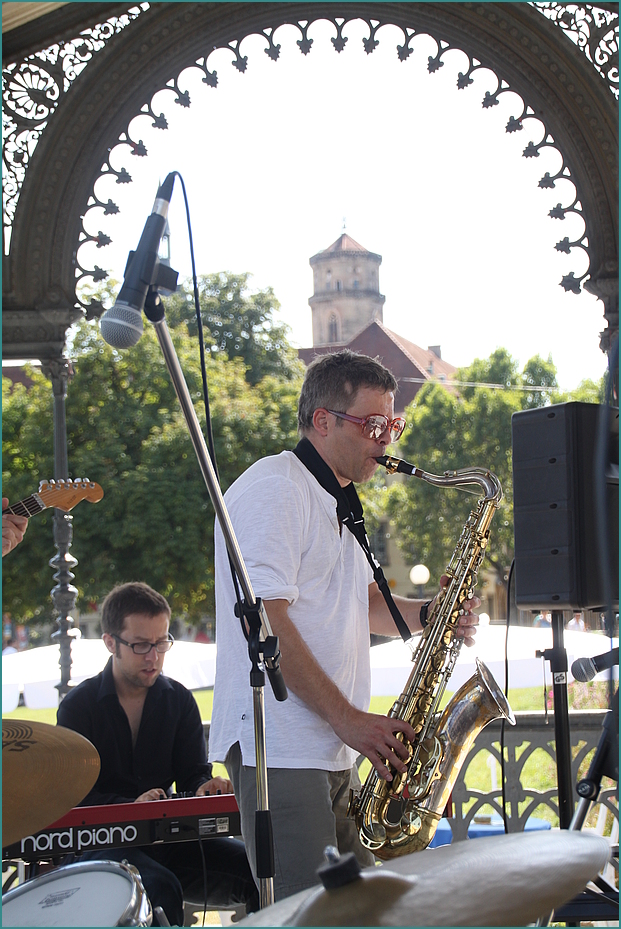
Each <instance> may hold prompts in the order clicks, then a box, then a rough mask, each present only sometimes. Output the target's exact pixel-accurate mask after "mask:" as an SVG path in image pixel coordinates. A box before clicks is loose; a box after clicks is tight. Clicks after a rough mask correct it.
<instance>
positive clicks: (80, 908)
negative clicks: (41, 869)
mask: <svg viewBox="0 0 621 929" xmlns="http://www.w3.org/2000/svg"><path fill="white" fill-rule="evenodd" d="M152 918H153V914H152V910H151V904H150V902H149V898H148V897H147V895H146V893H145V890H144V887H143V886H142V882H141V880H140V874H139V873H138V871H137V870H136V868H134V867H132V865H128V864H126V863H125V862H123V863H119V862H117V861H77V862H75V863H74V864H70V865H66V866H65V867H64V868H58V869H57V870H56V871H49V872H48V873H47V874H42V875H41V876H40V877H35V878H33V879H32V880H30V881H26V883H24V884H21V885H20V886H19V887H16V888H14V889H13V890H9V891H8V892H7V893H6V894H4V895H3V897H2V925H3V926H41V927H45V926H67V927H72V926H79V927H90V926H150V925H151V924H152Z"/></svg>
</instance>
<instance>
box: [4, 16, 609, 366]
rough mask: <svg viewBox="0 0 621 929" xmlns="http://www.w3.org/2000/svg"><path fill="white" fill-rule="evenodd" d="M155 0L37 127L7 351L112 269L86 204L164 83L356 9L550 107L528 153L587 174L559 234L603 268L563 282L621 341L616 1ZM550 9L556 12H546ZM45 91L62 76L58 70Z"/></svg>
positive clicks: (536, 106)
mask: <svg viewBox="0 0 621 929" xmlns="http://www.w3.org/2000/svg"><path fill="white" fill-rule="evenodd" d="M141 7H142V11H140V9H139V8H134V9H135V13H130V14H128V16H129V18H130V19H131V21H129V20H128V21H127V22H126V23H125V24H124V27H123V28H121V29H115V30H113V31H112V32H110V34H109V35H107V36H106V38H107V41H105V42H104V43H103V44H102V45H101V46H98V48H97V49H94V51H96V54H94V53H91V54H90V55H89V60H88V64H87V66H86V67H84V68H83V70H82V71H81V73H79V74H75V79H74V80H72V81H71V86H70V87H67V86H63V88H62V90H63V93H62V94H61V93H59V94H58V102H57V103H55V105H54V107H53V109H54V112H53V114H52V115H48V117H47V120H46V125H45V127H44V130H43V131H41V132H40V134H39V136H38V139H37V142H36V147H34V145H33V140H31V144H30V149H28V157H29V159H30V160H29V165H28V169H27V171H26V172H25V178H24V182H23V185H22V187H21V190H20V191H19V199H18V201H17V205H16V208H15V215H14V219H13V223H12V229H11V242H10V250H9V254H8V256H7V257H6V258H5V259H4V265H5V274H4V280H3V292H4V311H3V356H4V357H14V358H18V357H24V356H26V355H27V356H30V357H37V356H38V357H41V358H51V357H58V355H59V354H61V353H62V350H63V343H64V337H65V331H66V329H67V327H68V326H69V325H70V324H71V322H73V321H74V320H75V319H77V318H79V316H80V315H81V313H82V312H83V310H81V309H80V307H79V305H77V304H76V298H75V285H76V276H77V277H78V278H79V277H81V276H84V275H87V276H94V277H95V279H97V278H101V277H102V276H105V272H102V271H101V269H97V268H93V269H81V268H80V267H79V266H78V265H77V258H76V256H77V250H78V248H79V246H80V245H81V244H82V243H83V242H84V241H86V239H91V240H93V237H92V236H87V234H86V233H85V231H84V226H83V222H82V220H83V216H84V214H85V213H86V211H87V210H88V209H90V208H92V207H93V206H96V207H100V208H102V209H103V210H104V212H106V211H113V210H114V209H115V205H114V204H113V203H111V202H108V203H107V204H103V203H99V201H97V200H96V198H95V196H94V193H93V191H94V185H95V182H96V180H97V179H98V178H99V177H100V176H101V175H102V174H105V173H108V172H110V171H112V170H113V169H112V167H111V165H110V163H109V160H108V154H109V152H110V151H111V150H112V149H113V148H114V147H115V146H116V145H117V144H118V143H119V142H120V143H125V144H127V146H128V147H129V148H128V150H129V151H131V153H132V155H135V156H138V157H139V156H141V155H144V154H146V152H145V151H144V147H143V146H142V147H141V144H140V141H139V140H138V141H135V140H133V139H131V138H130V136H129V134H128V127H129V124H130V122H131V120H132V119H133V118H134V117H135V116H137V115H139V114H140V113H145V114H148V115H150V116H151V117H152V119H153V121H154V123H155V124H159V125H160V126H161V127H162V128H165V124H166V120H165V117H164V116H163V114H162V115H157V114H155V113H154V112H153V110H152V109H151V100H152V99H153V96H154V94H155V93H157V92H158V91H160V90H163V89H168V90H169V91H170V92H171V93H172V94H173V97H174V99H175V100H176V102H177V103H179V104H180V105H182V106H189V105H190V99H189V96H188V95H187V93H183V92H182V91H181V90H180V88H179V86H178V83H177V77H178V75H179V74H180V72H181V71H182V70H184V69H185V68H187V67H191V66H193V67H198V68H200V69H201V70H202V71H203V74H204V77H203V80H204V81H205V82H206V83H208V84H211V85H212V86H215V85H216V84H217V74H216V73H215V72H214V71H211V70H210V68H209V64H208V61H209V56H210V54H211V52H212V51H213V50H214V49H216V48H219V49H221V48H228V49H230V51H231V63H232V65H233V66H234V67H236V68H237V69H238V70H240V71H245V70H246V66H247V59H246V58H245V57H244V56H243V55H242V53H241V50H240V46H241V43H242V41H243V39H244V38H245V37H247V36H248V35H251V34H258V35H261V36H263V38H264V39H265V43H266V45H265V52H266V54H267V55H269V57H270V58H272V59H273V60H274V61H277V59H278V57H279V53H280V47H279V45H278V44H276V42H275V39H274V33H275V30H276V29H277V28H278V27H279V26H281V25H284V24H292V25H294V26H296V27H297V29H298V31H299V34H300V37H299V39H298V40H297V44H298V46H299V48H300V52H301V53H302V54H304V55H306V54H308V53H309V52H310V51H311V47H312V39H311V38H309V35H308V30H309V26H310V25H311V24H312V23H313V22H315V21H317V20H319V19H323V20H329V21H330V22H332V24H333V26H334V33H335V34H334V37H333V39H332V42H333V45H334V48H335V50H336V51H337V52H339V51H341V50H342V49H343V48H344V46H345V43H346V42H347V41H348V38H347V29H346V27H347V23H348V22H351V21H352V20H355V19H357V20H363V21H364V22H366V24H367V26H368V35H367V36H366V37H365V39H364V40H363V41H364V47H365V50H366V52H367V54H371V53H372V52H373V50H374V48H375V47H376V46H377V44H378V39H377V33H378V30H379V28H380V27H381V26H383V25H386V24H392V25H395V26H398V27H399V28H400V29H401V30H402V33H403V43H402V44H400V45H398V47H397V50H396V52H397V54H398V56H399V58H400V59H401V60H403V61H405V60H406V59H407V58H408V57H409V56H410V54H412V51H413V49H412V42H413V40H414V38H415V37H416V36H417V35H420V34H426V35H430V36H432V37H433V38H434V39H435V41H436V45H437V53H436V55H435V56H430V57H429V61H428V69H429V71H430V72H432V73H433V72H434V71H436V70H438V69H439V68H441V67H443V66H444V57H445V55H446V53H447V52H448V51H450V50H452V49H460V50H462V51H464V52H465V53H466V54H467V55H468V57H469V67H468V69H467V70H466V71H465V72H462V73H460V74H459V75H457V77H456V80H457V87H458V88H459V89H460V90H466V88H468V87H469V86H470V84H472V74H473V73H474V72H475V71H476V70H477V69H479V68H487V69H490V70H491V71H493V72H494V73H495V74H496V75H497V78H498V85H497V88H496V89H495V90H494V91H493V92H487V93H486V95H485V98H484V100H483V101H482V103H483V106H484V107H492V106H494V105H495V104H496V103H497V102H498V98H499V96H500V95H501V94H503V93H506V92H507V91H509V90H511V91H515V92H516V93H517V94H519V96H520V97H521V98H522V100H523V101H524V108H523V111H522V112H521V113H517V112H516V113H515V115H514V116H512V117H511V118H510V120H509V123H508V124H507V127H506V128H507V131H508V132H517V131H520V129H521V128H522V125H523V123H524V121H525V120H527V119H528V118H529V117H536V118H537V119H538V120H540V121H541V122H542V123H543V125H544V127H545V131H544V134H543V136H542V138H541V139H540V140H539V141H538V142H534V143H531V144H529V145H527V146H526V148H525V151H524V155H525V156H526V157H537V156H538V154H539V152H540V151H541V149H542V148H544V147H547V146H554V147H555V148H556V149H557V150H558V151H559V152H560V153H561V156H562V166H561V168H560V170H559V172H558V173H557V174H556V175H555V176H553V177H551V176H550V175H549V174H545V175H544V176H543V177H542V179H541V180H540V185H541V186H548V187H553V186H554V184H555V182H556V181H557V180H559V179H560V178H568V179H570V180H571V181H572V182H573V184H574V186H575V188H576V197H575V199H574V202H573V203H564V204H559V205H558V206H557V207H555V208H554V209H553V210H552V211H551V213H550V215H551V217H552V218H555V219H562V218H563V217H564V216H565V214H566V213H567V212H577V213H580V214H581V215H582V217H583V219H584V223H585V232H584V235H583V236H581V238H580V239H579V240H577V241H574V242H569V240H568V239H564V240H561V241H560V242H559V243H558V244H557V248H558V249H559V250H560V251H565V252H570V251H571V249H572V248H575V247H580V248H582V249H584V250H585V251H586V252H587V254H588V256H589V268H588V271H587V272H585V274H584V275H583V276H582V278H576V277H575V276H574V274H573V272H570V273H568V274H567V275H566V276H565V277H564V278H563V281H562V284H563V286H564V287H565V289H567V290H573V291H576V292H577V291H579V289H580V286H581V283H582V284H583V286H584V287H585V289H587V290H589V291H590V292H592V293H594V294H596V295H597V296H598V297H599V298H600V299H601V300H602V302H603V304H604V316H605V317H606V320H607V322H608V328H607V329H606V330H605V331H604V332H603V333H602V341H601V345H602V349H603V350H604V351H606V350H608V348H609V347H610V343H611V340H612V338H613V337H614V336H615V335H616V334H617V332H618V251H617V242H618V212H617V201H618V168H617V163H618V134H617V126H618V115H617V102H616V99H615V95H614V93H613V89H614V88H615V84H616V81H618V71H617V66H618V50H617V46H616V32H615V29H616V24H617V17H616V16H615V14H614V13H613V12H612V8H613V5H612V4H605V3H602V4H600V5H599V6H598V7H597V8H595V7H594V5H591V4H586V5H585V4H582V5H578V4H571V5H570V4H557V3H553V4H526V3H418V4H411V3H390V2H389V3H381V2H377V3H358V2H351V3H345V2H343V3H340V2H338V0H336V2H323V3H310V2H298V3H257V4H255V3H225V4H223V3H157V4H155V5H153V6H151V7H149V8H147V4H142V5H141ZM538 7H540V8H541V9H538ZM607 8H610V9H607ZM544 9H545V11H546V15H542V10H544ZM585 23H586V31H585ZM567 33H571V34H572V35H573V38H574V41H571V40H570V38H568V35H567ZM22 65H23V63H22ZM19 68H20V65H19V63H15V65H14V67H13V68H12V69H10V73H11V74H13V75H15V74H17V73H18V72H19ZM7 73H8V72H7V69H6V68H5V74H7ZM37 89H38V92H39V96H38V97H37V94H31V96H30V97H28V93H27V92H26V100H28V99H31V100H33V101H34V102H35V103H36V102H39V103H41V99H40V98H41V97H43V98H44V101H43V102H45V92H46V87H45V86H40V87H38V88H37ZM47 91H48V93H51V94H52V95H53V94H54V93H55V92H56V91H55V90H54V88H53V87H51V85H50V86H49V87H48V88H47ZM22 92H23V89H22ZM5 102H6V91H5ZM49 102H50V101H49V99H48V104H49ZM48 109H52V107H50V106H48ZM6 147H7V146H6V144H5V149H6ZM5 160H6V152H5ZM114 173H116V175H117V182H119V183H123V182H127V181H128V180H129V179H130V177H129V172H128V171H127V170H126V169H120V170H119V171H118V172H114ZM94 240H95V241H97V244H98V245H100V246H101V247H104V246H105V244H106V237H105V236H99V237H95V239H94Z"/></svg>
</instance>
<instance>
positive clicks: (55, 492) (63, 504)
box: [2, 477, 104, 517]
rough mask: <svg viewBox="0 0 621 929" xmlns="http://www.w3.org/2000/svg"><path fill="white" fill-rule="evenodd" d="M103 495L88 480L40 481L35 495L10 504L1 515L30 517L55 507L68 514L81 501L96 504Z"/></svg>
mask: <svg viewBox="0 0 621 929" xmlns="http://www.w3.org/2000/svg"><path fill="white" fill-rule="evenodd" d="M103 495H104V492H103V490H102V488H101V487H100V486H99V484H95V483H94V482H93V481H89V480H88V478H80V477H76V478H75V480H68V481H63V480H59V481H41V483H40V484H39V490H38V492H37V493H34V494H31V495H30V496H29V497H25V498H24V499H23V500H19V501H18V502H17V503H13V504H11V505H10V506H8V507H7V508H6V509H4V510H2V513H3V515H4V514H5V513H13V514H14V515H15V516H27V517H30V516H34V515H35V514H36V513H40V512H41V511H42V510H46V509H48V508H49V507H55V508H56V509H58V510H63V512H65V513H69V511H70V510H72V509H73V508H74V506H76V504H78V503H80V501H81V500H88V501H89V503H98V502H99V501H100V500H101V498H102V497H103Z"/></svg>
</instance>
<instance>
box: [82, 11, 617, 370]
mask: <svg viewBox="0 0 621 929" xmlns="http://www.w3.org/2000/svg"><path fill="white" fill-rule="evenodd" d="M367 29H368V27H366V26H365V25H364V24H363V23H362V22H360V21H357V22H354V23H351V24H349V25H348V26H347V27H346V28H345V31H344V32H345V35H346V36H347V37H348V42H347V44H346V46H345V49H344V51H343V52H341V53H340V54H338V53H337V52H336V51H335V50H334V48H333V46H332V43H331V41H330V37H331V36H332V35H335V34H336V30H335V29H334V26H333V25H330V24H328V23H326V22H319V23H315V24H313V25H312V26H311V27H310V29H309V36H310V37H311V38H313V39H314V44H313V46H312V48H311V52H310V54H309V55H308V56H304V55H302V54H301V52H300V50H299V48H298V46H297V45H296V39H298V38H299V35H300V34H299V31H298V30H297V29H295V28H294V27H292V26H283V27H281V28H280V29H279V30H278V31H277V33H276V37H275V41H276V42H277V43H280V45H281V55H280V60H279V61H277V62H274V61H272V60H270V58H268V56H267V55H266V54H265V52H264V49H265V47H266V42H265V40H264V39H262V38H261V37H257V36H251V37H248V38H247V39H245V40H244V42H243V43H242V46H241V53H242V55H247V56H248V67H247V71H246V73H245V74H241V73H240V72H239V71H238V70H237V69H236V68H234V67H232V64H231V62H232V61H233V55H232V53H231V52H230V51H228V50H217V51H215V52H213V53H212V55H211V56H210V57H209V62H208V64H209V68H210V70H212V71H213V70H216V71H217V73H218V80H219V84H218V87H217V88H215V89H214V88H212V87H209V86H207V85H206V84H205V83H202V80H201V79H202V76H203V75H202V72H200V71H198V70H197V69H188V70H186V71H185V72H183V73H182V75H181V77H180V79H179V86H180V88H181V90H182V91H183V90H187V91H189V94H190V99H191V106H190V107H189V108H184V107H182V106H179V105H178V104H177V103H175V102H174V94H173V93H172V92H170V91H162V92H160V93H159V94H158V95H156V97H155V98H154V101H153V104H152V107H153V111H154V112H155V113H156V114H159V113H160V112H163V113H164V114H165V116H166V118H167V120H168V122H169V129H168V130H166V131H162V130H158V129H153V128H152V127H151V123H152V119H151V118H150V117H148V116H146V115H141V116H139V117H137V118H135V119H134V120H133V122H132V124H131V127H130V135H131V137H132V138H133V139H134V141H138V140H142V141H143V143H144V145H145V146H146V148H147V150H148V156H147V157H146V158H138V157H136V156H134V155H132V154H130V152H129V148H128V146H127V145H119V146H117V147H116V148H115V149H114V150H113V151H112V153H111V163H112V164H113V166H114V167H115V169H117V170H118V169H119V168H120V167H122V166H124V167H125V168H126V169H127V170H128V171H129V173H130V174H131V175H132V178H133V183H131V184H127V185H118V184H116V183H115V180H114V178H113V177H108V178H103V179H100V180H99V181H98V182H97V186H96V192H97V195H98V197H99V199H100V200H103V201H104V202H105V201H107V200H108V198H111V199H112V200H113V201H114V202H116V203H117V204H118V205H119V207H120V210H121V211H120V213H119V214H118V215H116V216H110V217H104V216H103V211H102V210H101V209H99V208H96V209H92V210H90V211H89V212H88V213H87V214H86V219H85V226H86V228H87V230H88V231H89V232H91V233H94V234H97V233H98V232H99V231H100V230H101V231H103V232H104V233H106V234H107V235H109V236H110V237H111V239H112V244H111V245H109V246H107V247H106V248H104V249H97V248H95V246H94V245H91V244H88V245H85V246H83V247H82V248H81V249H80V252H79V261H80V264H81V265H82V266H83V267H91V268H92V267H93V266H94V264H95V263H96V264H98V265H99V266H101V267H103V268H105V269H106V270H108V271H109V272H110V276H111V277H114V278H116V279H119V280H120V279H121V277H122V274H123V269H124V267H125V262H126V259H127V253H128V251H129V250H130V249H132V248H135V247H136V244H137V242H138V239H139V237H140V233H141V231H142V228H143V225H144V222H145V220H146V218H147V216H148V214H149V213H150V211H151V207H152V204H153V199H154V197H155V193H156V191H157V187H158V183H159V181H160V180H163V178H164V177H165V176H166V175H167V174H168V172H170V171H173V170H177V171H179V172H180V173H181V174H182V176H183V179H184V181H185V184H186V188H187V192H188V197H189V201H190V214H191V220H192V230H193V237H194V246H195V253H196V264H197V270H198V272H199V273H211V272H216V271H232V272H236V273H239V272H243V271H248V272H250V273H251V274H252V278H251V285H252V287H254V288H264V287H267V286H272V287H273V289H274V291H275V294H276V296H277V298H278V300H279V301H280V303H281V319H282V320H283V321H284V322H286V323H287V324H288V325H289V326H290V329H291V332H290V337H291V341H292V342H293V344H295V345H297V346H310V345H311V344H312V335H311V312H310V308H309V306H308V298H309V297H310V296H311V295H312V286H313V285H312V270H311V267H310V265H309V258H310V257H311V256H312V255H314V254H316V253H317V252H319V251H322V250H323V249H325V248H327V247H328V246H329V245H330V244H331V243H332V242H334V241H335V240H336V239H337V238H338V237H339V235H340V234H341V232H342V231H343V228H344V227H345V229H346V231H347V233H348V234H349V235H350V236H352V238H354V239H355V240H356V241H357V242H359V243H360V244H361V245H363V246H364V247H365V248H367V249H368V250H369V251H372V252H376V253H379V254H380V255H382V259H383V260H382V264H381V267H380V291H381V292H382V293H383V294H384V295H385V297H386V302H385V305H384V323H385V325H386V326H388V328H390V329H392V330H393V331H395V332H397V333H398V334H400V335H402V336H403V337H405V338H406V339H408V340H410V341H412V342H414V343H416V344H418V345H421V346H423V347H425V348H426V347H427V346H429V345H440V346H441V349H442V357H443V358H444V359H446V360H447V361H449V362H450V363H452V364H454V365H456V366H461V365H467V364H469V363H470V362H472V361H473V359H474V358H477V357H479V358H484V357H487V356H488V355H489V354H490V353H491V352H492V351H494V349H495V348H497V347H499V346H502V347H505V348H507V349H508V350H509V351H510V352H511V354H512V355H513V356H514V357H515V358H516V359H517V360H518V361H519V364H520V366H523V365H524V364H525V363H526V361H527V360H528V359H529V358H531V357H532V356H533V355H535V354H540V355H542V356H543V357H544V358H547V357H548V355H550V354H551V355H552V359H553V361H554V363H555V364H556V366H557V369H558V381H559V384H560V386H561V387H562V388H563V389H572V388H574V387H576V386H577V385H578V383H579V382H580V381H581V380H582V379H583V378H587V377H588V378H592V379H599V378H600V377H601V375H602V374H603V373H604V371H605V356H604V355H603V354H602V352H601V351H600V349H599V332H600V331H601V330H602V329H603V328H604V322H605V321H604V319H603V306H602V304H601V303H600V302H599V301H598V300H597V299H596V298H595V297H593V296H592V295H590V294H588V293H586V292H583V293H581V294H580V295H574V294H572V293H565V291H564V290H563V288H562V287H561V286H560V280H561V277H562V276H563V275H565V274H568V273H569V272H570V271H573V272H574V274H575V275H576V277H579V276H580V275H581V274H583V273H584V271H585V270H586V267H587V257H586V255H585V253H584V252H583V251H582V250H581V249H575V250H573V251H572V253H571V255H566V254H561V253H559V252H558V251H556V250H555V248H554V246H555V244H556V242H558V241H559V240H560V239H562V238H564V237H565V236H568V237H569V240H570V241H573V240H575V239H576V238H579V237H580V235H581V234H582V231H583V228H584V225H583V223H582V220H581V219H580V218H579V217H577V216H571V215H570V216H569V217H567V218H566V219H565V220H563V221H559V220H553V219H551V218H549V216H548V212H549V211H550V209H552V207H554V206H555V205H556V204H557V203H559V202H560V203H562V204H563V205H569V204H571V203H572V202H573V200H574V188H573V185H572V184H571V183H570V182H569V181H561V182H558V183H557V186H556V188H555V189H553V190H542V189H541V188H539V187H538V181H539V179H540V178H541V177H543V175H544V173H545V172H546V171H549V172H550V173H551V174H554V173H556V171H557V170H558V167H559V165H560V163H561V160H560V155H559V153H558V152H557V151H556V150H554V149H551V148H548V149H545V150H544V151H543V152H542V153H541V154H540V156H539V157H538V158H531V159H526V158H524V157H522V152H523V150H524V148H525V147H526V145H527V144H528V142H529V141H535V142H539V141H540V140H541V138H542V135H543V128H542V125H541V123H540V122H538V121H537V120H534V119H530V120H526V121H525V124H524V129H523V130H522V131H521V132H516V133H513V134H508V133H506V132H505V126H506V123H507V121H508V119H509V117H510V116H511V115H513V116H515V117H517V116H519V115H520V114H521V112H522V102H521V100H520V98H519V97H518V96H517V95H516V94H513V93H506V94H503V95H501V97H500V103H499V105H498V106H496V107H493V108H491V109H483V107H482V100H483V97H484V95H485V92H486V91H487V90H490V91H493V90H494V89H495V88H496V78H495V76H494V75H493V74H492V73H491V72H489V71H483V70H480V71H477V72H476V73H475V74H474V83H473V84H472V85H471V86H470V87H468V88H467V89H465V90H458V89H457V86H456V82H457V74H458V72H459V71H462V70H464V71H465V70H466V69H467V58H466V56H465V55H464V54H463V53H462V52H460V51H458V50H455V51H452V52H450V54H449V56H448V57H447V58H446V63H445V65H444V67H442V68H441V69H440V70H439V71H437V72H436V73H434V74H429V73H428V71H427V58H428V56H429V55H434V56H435V54H436V44H435V42H434V41H433V40H432V39H431V38H430V37H428V36H419V37H417V38H416V39H415V41H414V43H413V48H414V54H412V55H411V56H410V58H409V59H408V60H407V61H405V62H400V61H399V60H398V57H397V51H396V48H397V45H400V44H402V42H403V34H402V33H401V31H400V30H399V29H397V28H396V27H393V26H385V27H382V29H380V30H379V31H378V33H377V35H376V38H377V39H379V46H378V47H377V48H376V50H375V51H374V52H373V54H371V55H369V56H367V55H366V53H365V51H364V49H363V45H362V37H363V35H366V34H367ZM171 76H172V75H171ZM169 224H170V228H171V250H172V255H171V259H172V260H171V263H172V266H173V267H174V268H175V270H177V271H179V273H180V277H181V278H184V277H187V276H189V274H190V258H189V249H188V236H187V229H186V221H185V208H184V204H183V197H182V192H181V187H180V185H179V182H178V181H177V182H176V186H175V191H174V193H173V199H172V202H171V207H170V213H169Z"/></svg>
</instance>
